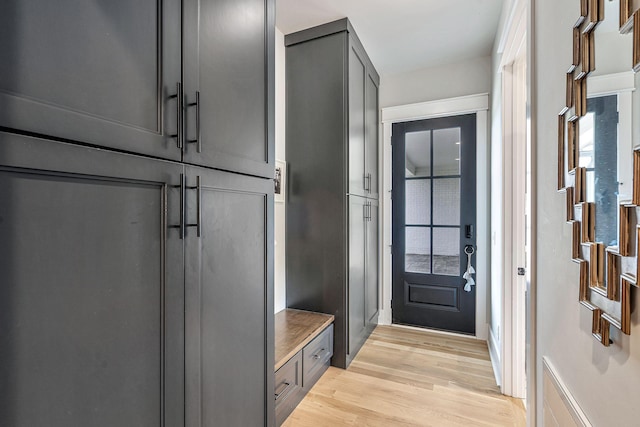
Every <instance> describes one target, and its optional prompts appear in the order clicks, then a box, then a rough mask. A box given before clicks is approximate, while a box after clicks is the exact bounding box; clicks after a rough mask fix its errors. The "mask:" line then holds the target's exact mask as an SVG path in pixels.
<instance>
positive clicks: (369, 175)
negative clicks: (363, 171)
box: [367, 173, 371, 194]
mask: <svg viewBox="0 0 640 427" xmlns="http://www.w3.org/2000/svg"><path fill="white" fill-rule="evenodd" d="M367 182H368V185H367V192H369V194H371V174H370V173H368V174H367Z"/></svg>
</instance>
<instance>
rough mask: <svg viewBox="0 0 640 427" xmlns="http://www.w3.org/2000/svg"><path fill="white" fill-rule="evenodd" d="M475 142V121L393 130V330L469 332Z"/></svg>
mask: <svg viewBox="0 0 640 427" xmlns="http://www.w3.org/2000/svg"><path fill="white" fill-rule="evenodd" d="M475 137H476V135H475V115H466V116H455V117H448V118H441V119H431V120H421V121H414V122H408V123H398V124H394V128H393V137H392V138H393V141H392V142H393V148H392V150H393V160H392V162H393V173H392V175H393V189H394V194H393V207H392V209H393V218H394V221H393V239H394V240H393V266H392V268H393V299H392V301H393V302H392V310H393V321H394V322H395V323H407V324H411V325H417V326H426V327H431V328H437V329H444V330H450V331H456V332H463V333H474V332H475V287H472V289H471V292H465V291H464V290H463V288H464V285H465V284H466V280H465V279H463V277H462V276H463V274H464V272H465V271H466V267H467V257H466V255H465V252H464V251H465V247H466V246H470V247H475V233H474V230H475V221H476V219H475V216H476V200H475V198H476V192H475V162H476V159H475V143H476V141H475ZM474 261H475V259H472V265H473V264H474Z"/></svg>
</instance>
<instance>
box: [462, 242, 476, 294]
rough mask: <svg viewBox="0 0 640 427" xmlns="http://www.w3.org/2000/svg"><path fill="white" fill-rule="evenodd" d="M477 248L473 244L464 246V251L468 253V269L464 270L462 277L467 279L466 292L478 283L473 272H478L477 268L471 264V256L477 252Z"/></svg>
mask: <svg viewBox="0 0 640 427" xmlns="http://www.w3.org/2000/svg"><path fill="white" fill-rule="evenodd" d="M475 251H476V250H475V249H474V247H473V246H471V245H467V246H465V247H464V253H465V254H467V271H465V272H464V274H463V275H462V278H463V279H464V280H466V281H467V283H466V284H465V285H464V290H465V292H471V287H472V286H475V285H476V281H475V280H473V276H472V274H474V273H475V272H476V269H475V268H473V266H472V265H471V256H472V255H473V254H474V253H475Z"/></svg>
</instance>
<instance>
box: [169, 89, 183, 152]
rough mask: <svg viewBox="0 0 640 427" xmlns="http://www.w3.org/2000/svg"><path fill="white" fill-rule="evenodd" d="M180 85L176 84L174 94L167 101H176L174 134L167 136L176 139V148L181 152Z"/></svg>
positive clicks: (181, 95) (181, 94)
mask: <svg viewBox="0 0 640 427" xmlns="http://www.w3.org/2000/svg"><path fill="white" fill-rule="evenodd" d="M182 97H183V93H182V83H180V82H178V83H176V94H175V95H171V96H169V99H173V98H175V99H176V104H177V106H176V128H177V130H176V133H174V134H173V135H169V136H170V137H171V138H176V141H177V145H178V148H179V149H180V150H182V146H183V144H182V102H183V100H182Z"/></svg>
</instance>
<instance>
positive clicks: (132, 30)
mask: <svg viewBox="0 0 640 427" xmlns="http://www.w3.org/2000/svg"><path fill="white" fill-rule="evenodd" d="M94 3H95V2H77V1H72V0H59V1H56V2H51V1H47V0H5V1H2V2H0V51H2V60H1V61H0V105H2V108H0V126H2V127H6V128H9V129H13V130H16V131H20V132H29V133H35V134H40V135H46V136H49V137H54V138H60V139H64V140H68V141H74V142H80V143H85V144H91V145H96V146H102V147H108V148H114V149H118V150H124V151H127V152H134V153H139V154H144V155H150V156H154V157H160V158H165V159H170V160H177V161H184V162H185V163H191V164H197V165H203V166H208V167H212V168H217V169H224V170H229V171H234V172H241V173H245V174H249V175H258V176H263V177H267V178H272V177H273V170H274V140H273V138H274V128H273V125H272V123H273V115H274V107H273V106H272V103H273V100H274V62H275V59H274V58H275V53H274V43H275V42H274V37H275V35H274V31H275V24H274V22H275V21H274V19H275V12H274V10H275V2H274V0H246V1H242V2H238V1H235V0H139V1H135V2H131V1H123V0H116V1H111V2H101V3H100V4H99V5H98V4H94Z"/></svg>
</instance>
